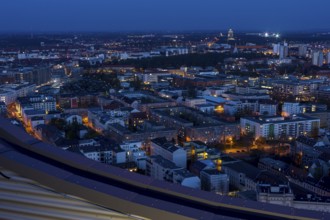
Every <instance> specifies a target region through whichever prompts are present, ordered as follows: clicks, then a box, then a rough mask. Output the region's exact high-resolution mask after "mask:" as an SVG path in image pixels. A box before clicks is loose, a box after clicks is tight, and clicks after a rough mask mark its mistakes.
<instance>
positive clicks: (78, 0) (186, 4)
mask: <svg viewBox="0 0 330 220" xmlns="http://www.w3.org/2000/svg"><path fill="white" fill-rule="evenodd" d="M329 10H330V1H329V0H1V2H0V32H6V31H110V32H114V31H178V30H182V31H189V30H226V29H228V28H233V29H234V30H242V31H244V30H257V31H297V30H299V31H300V30H304V31H309V30H311V31H312V30H330V13H329Z"/></svg>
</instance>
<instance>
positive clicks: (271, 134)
mask: <svg viewBox="0 0 330 220" xmlns="http://www.w3.org/2000/svg"><path fill="white" fill-rule="evenodd" d="M319 128H320V119H319V118H313V117H309V116H306V115H297V116H295V117H292V118H290V119H285V118H284V117H280V116H263V117H262V116H260V117H250V118H241V132H242V133H243V134H253V135H254V138H256V139H257V138H259V137H263V138H266V139H275V140H276V139H279V138H289V139H290V138H296V137H298V136H300V135H318V130H319Z"/></svg>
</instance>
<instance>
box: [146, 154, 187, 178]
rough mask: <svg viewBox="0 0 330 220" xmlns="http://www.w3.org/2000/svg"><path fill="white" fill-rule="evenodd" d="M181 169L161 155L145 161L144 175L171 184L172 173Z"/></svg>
mask: <svg viewBox="0 0 330 220" xmlns="http://www.w3.org/2000/svg"><path fill="white" fill-rule="evenodd" d="M181 169H183V168H181V167H178V166H176V165H175V163H173V162H172V161H170V160H168V159H165V158H164V157H162V156H161V155H153V156H150V157H149V158H148V159H147V164H146V174H147V175H148V176H151V177H153V178H155V179H157V180H162V181H168V182H173V172H174V171H175V170H181Z"/></svg>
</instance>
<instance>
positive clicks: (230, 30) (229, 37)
mask: <svg viewBox="0 0 330 220" xmlns="http://www.w3.org/2000/svg"><path fill="white" fill-rule="evenodd" d="M227 36H228V38H227V39H228V40H235V38H234V31H233V30H232V29H229V31H228V35H227Z"/></svg>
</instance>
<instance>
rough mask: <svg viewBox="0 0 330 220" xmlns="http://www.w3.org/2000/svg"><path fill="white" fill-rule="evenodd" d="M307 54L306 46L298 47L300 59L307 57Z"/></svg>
mask: <svg viewBox="0 0 330 220" xmlns="http://www.w3.org/2000/svg"><path fill="white" fill-rule="evenodd" d="M306 54H307V45H305V44H301V45H299V47H298V55H299V56H300V57H305V56H306Z"/></svg>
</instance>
